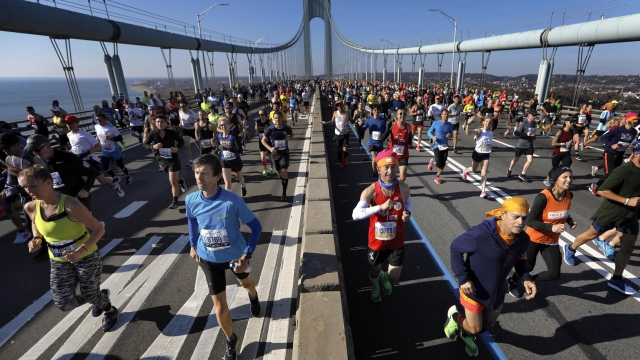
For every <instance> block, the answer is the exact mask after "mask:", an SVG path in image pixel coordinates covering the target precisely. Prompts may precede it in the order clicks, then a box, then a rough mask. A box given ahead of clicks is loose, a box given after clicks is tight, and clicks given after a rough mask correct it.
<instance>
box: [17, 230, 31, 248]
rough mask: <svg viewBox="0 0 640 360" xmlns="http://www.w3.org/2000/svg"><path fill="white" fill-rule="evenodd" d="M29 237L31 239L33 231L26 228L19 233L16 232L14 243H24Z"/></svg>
mask: <svg viewBox="0 0 640 360" xmlns="http://www.w3.org/2000/svg"><path fill="white" fill-rule="evenodd" d="M29 239H31V233H30V232H28V231H27V230H24V231H22V232H19V233H17V234H16V239H15V240H13V244H14V245H18V244H24V243H26V242H27V241H28V240H29Z"/></svg>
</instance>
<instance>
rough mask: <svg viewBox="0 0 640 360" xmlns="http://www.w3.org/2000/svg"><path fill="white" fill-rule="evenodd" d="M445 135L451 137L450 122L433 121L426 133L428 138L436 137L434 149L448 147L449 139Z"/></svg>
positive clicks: (451, 128) (451, 126)
mask: <svg viewBox="0 0 640 360" xmlns="http://www.w3.org/2000/svg"><path fill="white" fill-rule="evenodd" d="M447 134H449V136H453V125H452V124H451V123H450V122H442V121H434V122H433V124H431V127H430V128H429V131H427V135H429V137H430V138H432V137H434V136H435V137H436V141H435V143H434V147H436V146H448V145H449V139H448V138H447Z"/></svg>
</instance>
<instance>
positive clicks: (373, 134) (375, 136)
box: [371, 131, 380, 140]
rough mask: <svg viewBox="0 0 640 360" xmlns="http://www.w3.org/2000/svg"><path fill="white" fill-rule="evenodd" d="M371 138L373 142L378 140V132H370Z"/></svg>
mask: <svg viewBox="0 0 640 360" xmlns="http://www.w3.org/2000/svg"><path fill="white" fill-rule="evenodd" d="M371 138H372V139H373V140H380V131H372V132H371Z"/></svg>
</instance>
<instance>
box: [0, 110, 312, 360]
mask: <svg viewBox="0 0 640 360" xmlns="http://www.w3.org/2000/svg"><path fill="white" fill-rule="evenodd" d="M251 108H252V110H251V112H250V120H251V121H250V126H249V133H250V136H251V138H250V140H249V141H248V150H247V151H245V154H244V155H243V162H244V169H243V174H244V175H245V178H246V182H247V190H248V194H247V196H246V197H245V202H246V203H247V204H248V205H249V207H250V208H251V210H252V211H253V212H254V213H255V214H256V216H257V217H258V219H259V220H260V222H261V223H262V226H263V232H262V235H261V237H260V240H259V243H258V246H257V248H256V251H255V253H254V256H253V258H252V260H251V263H252V265H253V271H252V273H251V276H252V277H253V278H254V279H255V280H256V282H257V285H258V291H259V295H260V299H261V302H262V317H260V318H252V317H251V315H250V312H249V303H248V296H247V294H246V291H244V290H243V289H242V288H240V287H238V286H237V285H238V284H237V281H235V277H234V276H233V275H232V274H231V273H230V272H228V273H227V285H228V286H227V299H228V302H229V304H230V309H231V314H232V318H233V320H234V323H233V329H234V332H235V333H236V334H237V336H238V353H239V354H240V358H241V359H254V358H263V356H264V358H270V359H289V358H291V353H292V351H291V349H292V348H293V332H294V325H295V322H294V315H295V309H296V297H297V293H296V292H295V291H297V290H296V286H295V285H296V283H297V281H296V280H297V278H298V274H297V268H298V266H299V260H298V244H299V240H300V236H299V231H300V226H301V220H302V217H301V214H302V206H303V200H304V191H305V185H306V176H307V170H306V159H307V155H308V148H309V138H310V127H308V126H307V124H308V118H307V116H301V121H300V122H298V124H297V125H293V130H294V134H295V137H294V138H293V139H292V140H291V142H290V148H291V166H290V168H289V174H290V175H289V176H290V179H291V181H290V182H289V189H288V194H289V198H290V201H289V203H283V202H280V201H279V197H280V192H281V189H282V187H281V182H280V180H279V179H278V176H277V175H270V176H268V177H263V176H262V174H261V173H262V164H261V162H260V154H259V150H258V144H257V137H254V136H255V134H254V130H253V126H254V125H253V121H254V119H255V118H257V109H258V104H257V103H256V104H251ZM305 135H306V136H305ZM124 138H125V141H126V142H127V144H128V146H127V149H126V151H125V163H126V165H127V167H128V169H129V171H130V173H131V174H132V176H133V184H131V185H124V181H123V182H122V184H123V185H122V187H123V188H124V190H125V192H126V195H125V196H124V197H123V198H119V197H117V196H116V195H115V194H114V192H113V190H111V189H110V188H107V187H104V186H99V185H96V186H94V188H93V189H92V191H91V197H92V206H93V209H94V215H95V216H96V218H98V219H99V220H101V221H104V222H105V224H106V234H105V236H104V238H103V239H102V240H100V242H99V243H98V245H99V247H100V248H101V253H102V256H103V275H102V284H103V288H109V289H110V290H111V299H112V302H113V303H114V305H115V306H117V307H118V308H119V309H120V311H121V315H120V320H119V324H118V326H117V327H116V329H115V330H114V331H113V332H110V333H107V334H103V332H102V331H101V330H99V326H101V321H100V320H101V317H100V318H92V317H91V315H90V314H89V309H90V306H89V305H88V304H87V305H84V306H82V307H79V308H77V309H75V310H73V311H71V312H66V313H63V312H62V311H60V310H59V309H57V308H56V307H55V306H54V305H53V303H52V302H51V301H50V292H49V283H48V279H49V264H48V261H41V262H37V261H34V260H32V259H31V255H30V254H29V253H28V252H27V245H26V244H21V245H13V239H14V236H15V228H14V227H13V225H12V224H11V223H10V221H9V220H8V219H6V218H5V221H2V222H0V251H1V252H2V254H3V255H4V259H5V261H2V262H0V274H2V275H0V286H1V287H2V289H3V291H2V292H0V304H2V305H1V306H0V358H2V359H19V358H21V359H50V358H56V359H58V358H73V359H80V358H87V357H88V358H92V359H94V358H108V359H140V358H145V359H151V358H158V359H160V358H161V359H174V358H179V359H209V358H212V359H213V358H215V359H220V358H221V357H222V356H223V354H224V351H225V337H224V334H223V332H222V331H220V328H219V326H218V325H217V323H216V321H215V314H213V313H212V311H213V303H212V301H211V298H210V296H209V294H208V288H207V285H206V280H205V279H204V276H203V274H202V271H201V270H199V267H198V266H197V264H196V262H195V261H194V260H192V259H191V258H190V257H189V241H188V236H187V222H186V219H185V216H184V212H185V209H184V199H185V196H186V194H182V195H180V198H179V205H180V207H179V209H178V210H169V209H167V207H168V205H169V204H170V200H171V198H170V194H169V192H170V187H169V183H168V181H167V179H166V177H165V176H164V175H163V173H161V172H159V171H158V165H157V162H156V161H155V159H154V158H153V157H152V154H151V152H150V151H147V150H145V149H144V148H143V147H142V146H140V145H139V144H138V143H137V139H134V138H133V137H132V136H130V135H129V134H126V135H125V136H124ZM193 150H194V151H196V153H197V150H196V149H195V147H194V148H193ZM180 157H181V161H182V164H183V169H182V171H181V176H182V177H184V178H185V180H186V182H187V185H188V192H187V193H189V192H193V191H197V187H196V186H195V179H194V176H193V172H192V171H191V168H187V167H185V166H184V164H186V163H187V162H186V155H185V151H184V150H180ZM115 171H116V173H118V171H119V170H118V169H116V170H115ZM120 175H122V174H120ZM96 184H97V182H96ZM233 191H234V192H236V193H238V194H239V193H240V185H239V184H238V183H237V182H234V185H233ZM292 198H293V201H291V199H292ZM242 231H243V234H244V235H245V237H246V238H248V235H249V228H248V227H246V226H243V228H242ZM283 255H284V256H285V259H287V260H289V261H284V262H283V261H282V258H283ZM241 349H242V351H241Z"/></svg>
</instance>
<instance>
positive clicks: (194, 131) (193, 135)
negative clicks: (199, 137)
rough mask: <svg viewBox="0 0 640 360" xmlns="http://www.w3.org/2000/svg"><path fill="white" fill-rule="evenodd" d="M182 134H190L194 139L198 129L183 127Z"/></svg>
mask: <svg viewBox="0 0 640 360" xmlns="http://www.w3.org/2000/svg"><path fill="white" fill-rule="evenodd" d="M182 136H189V137H191V138H192V139H195V138H196V129H182Z"/></svg>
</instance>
